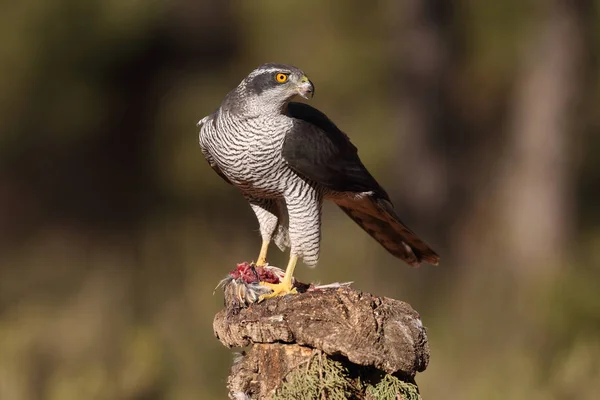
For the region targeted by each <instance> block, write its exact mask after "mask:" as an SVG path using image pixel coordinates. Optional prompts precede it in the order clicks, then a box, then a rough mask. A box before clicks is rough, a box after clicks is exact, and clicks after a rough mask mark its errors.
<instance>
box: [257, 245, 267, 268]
mask: <svg viewBox="0 0 600 400" xmlns="http://www.w3.org/2000/svg"><path fill="white" fill-rule="evenodd" d="M267 250H269V242H268V241H266V240H263V242H262V246H260V254H259V255H258V260H256V266H257V267H262V266H264V265H265V264H266V263H267Z"/></svg>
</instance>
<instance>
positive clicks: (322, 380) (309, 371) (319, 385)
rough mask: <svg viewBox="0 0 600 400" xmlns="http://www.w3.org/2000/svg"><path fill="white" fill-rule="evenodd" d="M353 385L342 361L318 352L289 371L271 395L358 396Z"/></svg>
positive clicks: (287, 398)
mask: <svg viewBox="0 0 600 400" xmlns="http://www.w3.org/2000/svg"><path fill="white" fill-rule="evenodd" d="M355 385H356V383H355V382H353V380H352V379H350V378H349V371H348V369H347V368H346V367H345V366H344V365H343V364H342V363H341V362H338V361H334V360H332V359H330V358H329V357H326V356H323V355H322V354H319V355H317V356H316V357H312V358H311V359H310V360H309V361H308V364H307V365H306V364H305V365H300V366H298V367H297V368H296V369H295V370H293V371H292V372H290V373H289V374H288V376H287V377H286V380H285V382H284V383H283V384H282V385H281V387H280V388H279V389H278V390H277V392H276V394H275V396H273V399H274V400H292V399H297V400H312V399H331V400H347V399H357V398H358V397H357V396H356V394H357V388H356V386H355Z"/></svg>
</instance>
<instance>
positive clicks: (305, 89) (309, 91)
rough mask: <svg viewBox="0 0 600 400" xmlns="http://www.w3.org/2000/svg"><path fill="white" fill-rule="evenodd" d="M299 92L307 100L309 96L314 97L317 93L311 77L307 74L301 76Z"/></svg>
mask: <svg viewBox="0 0 600 400" xmlns="http://www.w3.org/2000/svg"><path fill="white" fill-rule="evenodd" d="M298 94H299V95H300V96H302V97H304V98H305V99H307V100H308V97H309V96H310V97H311V98H312V97H313V96H314V95H315V87H314V86H313V84H312V82H311V81H310V79H308V78H307V77H306V75H304V76H302V78H300V83H299V84H298Z"/></svg>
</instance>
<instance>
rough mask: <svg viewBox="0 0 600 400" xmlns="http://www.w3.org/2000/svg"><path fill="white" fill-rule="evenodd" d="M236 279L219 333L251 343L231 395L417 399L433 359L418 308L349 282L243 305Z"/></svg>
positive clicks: (217, 324)
mask: <svg viewBox="0 0 600 400" xmlns="http://www.w3.org/2000/svg"><path fill="white" fill-rule="evenodd" d="M238 292H239V290H238V289H236V288H235V281H230V282H228V283H227V284H225V285H224V293H225V308H224V309H223V310H221V311H219V312H218V313H217V315H216V316H215V319H214V323H213V327H214V332H215V336H216V337H217V338H218V339H219V340H220V341H221V342H222V343H223V344H224V345H225V346H227V347H229V348H232V347H240V348H243V347H248V346H249V349H248V350H247V351H245V352H243V353H242V355H241V356H240V357H238V358H237V359H236V360H234V365H233V367H232V369H231V374H230V376H229V378H228V388H229V397H230V398H231V399H313V398H314V399H368V400H376V399H377V400H379V399H407V400H408V399H418V398H420V397H419V395H418V389H417V386H416V384H415V381H414V377H415V375H416V373H417V372H421V371H424V370H425V368H426V367H427V364H428V362H429V345H428V342H427V335H426V330H425V328H424V327H423V324H422V323H421V320H420V318H419V314H418V313H417V312H416V311H414V310H413V309H412V308H411V306H410V305H408V304H407V303H404V302H402V301H399V300H394V299H390V298H386V297H377V296H373V295H371V294H368V293H362V292H360V291H357V290H355V289H352V288H350V287H339V288H328V289H313V290H310V289H309V290H308V291H306V292H305V293H299V294H296V295H290V296H285V297H276V298H272V299H267V300H265V301H263V302H260V303H254V304H251V305H249V306H248V307H245V306H244V305H242V304H240V302H239V297H238V296H237V295H236V293H238Z"/></svg>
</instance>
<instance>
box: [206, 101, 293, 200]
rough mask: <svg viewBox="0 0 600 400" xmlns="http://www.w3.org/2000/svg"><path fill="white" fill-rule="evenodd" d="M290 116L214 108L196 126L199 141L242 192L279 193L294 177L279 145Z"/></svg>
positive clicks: (263, 196)
mask: <svg viewBox="0 0 600 400" xmlns="http://www.w3.org/2000/svg"><path fill="white" fill-rule="evenodd" d="M291 124H292V121H291V120H290V118H287V117H285V116H281V118H273V117H272V116H270V117H269V118H266V117H260V116H259V117H254V118H248V117H243V118H240V117H239V116H231V115H230V114H229V113H227V112H218V113H215V114H213V115H212V116H210V117H208V119H207V120H206V121H205V122H204V123H203V124H202V127H201V130H200V145H201V146H202V148H203V149H204V151H206V152H207V153H209V154H210V156H211V157H212V158H213V160H214V163H215V164H216V165H217V166H218V167H219V169H220V170H221V171H222V172H223V174H224V175H225V176H226V177H227V178H228V179H229V180H230V181H231V183H232V184H234V185H235V186H237V187H238V188H239V189H240V190H242V192H244V193H245V194H248V195H250V196H254V197H261V198H265V197H281V196H283V193H284V190H285V188H286V187H287V185H289V182H290V180H291V179H294V178H295V179H297V176H295V173H294V172H293V171H292V170H291V169H290V168H289V167H288V166H287V164H286V163H285V161H284V160H283V157H282V152H281V148H282V146H283V141H284V139H285V134H286V132H288V130H289V129H290V127H291Z"/></svg>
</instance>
